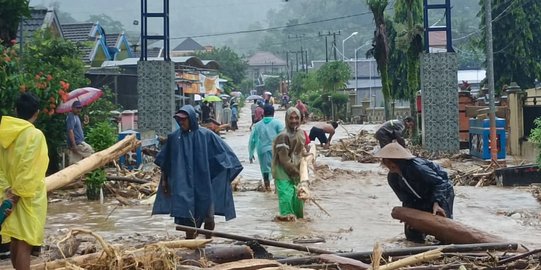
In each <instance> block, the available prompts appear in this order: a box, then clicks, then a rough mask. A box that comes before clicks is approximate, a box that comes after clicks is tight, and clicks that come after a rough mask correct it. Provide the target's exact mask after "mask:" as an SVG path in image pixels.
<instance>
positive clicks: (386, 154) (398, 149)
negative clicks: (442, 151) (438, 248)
mask: <svg viewBox="0 0 541 270" xmlns="http://www.w3.org/2000/svg"><path fill="white" fill-rule="evenodd" d="M374 156H375V157H378V158H381V159H382V161H381V163H382V164H383V165H384V166H385V167H387V168H388V169H389V174H388V175H387V181H388V182H389V186H391V188H392V189H393V191H394V193H395V194H396V196H398V199H400V201H401V202H402V205H403V206H404V207H409V208H413V209H417V210H421V211H425V212H430V213H432V214H434V215H440V216H443V217H447V218H453V202H454V198H455V193H454V189H453V184H452V183H451V181H449V177H448V176H447V172H445V171H444V170H443V169H442V168H441V167H440V166H439V165H437V164H435V163H434V162H432V161H429V160H425V159H422V158H418V157H415V156H414V155H412V154H411V153H410V151H409V150H408V149H406V148H404V147H402V146H401V145H400V144H398V143H390V144H387V145H386V146H384V147H383V148H382V149H381V150H379V151H378V152H377V153H376V154H375V155H374ZM404 233H405V234H406V238H407V239H408V240H410V241H413V242H418V243H424V241H425V234H423V233H421V232H419V231H416V230H414V229H412V228H410V227H409V226H408V224H405V226H404Z"/></svg>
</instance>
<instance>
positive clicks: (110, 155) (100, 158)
mask: <svg viewBox="0 0 541 270" xmlns="http://www.w3.org/2000/svg"><path fill="white" fill-rule="evenodd" d="M140 144H141V142H140V141H138V140H137V139H136V137H135V135H128V136H126V137H125V138H124V139H123V140H121V141H119V142H117V143H116V144H114V145H113V146H111V147H109V148H107V149H105V150H102V151H100V152H97V153H94V154H92V155H91V156H89V157H87V158H85V159H83V160H81V161H79V162H77V163H75V164H73V165H71V166H69V167H67V168H65V169H63V170H61V171H59V172H57V173H55V174H52V175H50V176H48V177H46V178H45V185H46V186H47V192H50V191H53V190H55V189H58V188H61V187H63V186H65V185H67V184H70V183H72V182H74V181H75V180H77V179H78V178H79V177H81V176H83V175H85V174H86V173H88V172H90V171H92V170H95V169H97V168H100V167H103V166H105V165H106V164H107V163H109V162H111V161H113V160H116V159H118V158H119V157H120V156H122V155H124V154H126V153H127V152H129V151H131V150H133V149H134V148H136V147H137V146H139V145H140Z"/></svg>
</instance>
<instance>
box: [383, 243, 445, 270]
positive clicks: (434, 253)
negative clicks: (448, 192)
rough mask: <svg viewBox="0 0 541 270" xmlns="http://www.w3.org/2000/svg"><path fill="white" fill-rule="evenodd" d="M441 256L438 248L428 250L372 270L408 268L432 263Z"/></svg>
mask: <svg viewBox="0 0 541 270" xmlns="http://www.w3.org/2000/svg"><path fill="white" fill-rule="evenodd" d="M441 255H442V252H441V248H439V249H435V250H430V251H426V252H423V253H419V254H415V255H412V256H409V257H407V258H404V259H401V260H398V261H395V262H391V263H388V264H385V265H382V266H380V267H379V268H374V269H378V270H393V269H398V268H401V267H405V266H409V265H412V264H417V263H421V262H429V261H433V260H435V259H437V258H439V257H441Z"/></svg>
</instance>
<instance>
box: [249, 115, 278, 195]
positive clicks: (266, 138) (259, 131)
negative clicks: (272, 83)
mask: <svg viewBox="0 0 541 270" xmlns="http://www.w3.org/2000/svg"><path fill="white" fill-rule="evenodd" d="M263 111H264V112H263V116H264V117H263V120H262V121H259V122H257V123H256V124H255V126H254V128H253V130H252V134H251V135H250V143H249V158H250V163H252V162H253V160H254V152H255V150H256V149H257V157H258V159H259V168H260V170H261V174H262V175H263V183H264V185H265V191H271V187H270V173H271V163H272V141H273V140H274V138H276V136H277V135H278V134H280V132H282V130H284V124H282V122H280V121H279V120H278V119H275V118H274V107H273V106H272V105H265V106H264V108H263Z"/></svg>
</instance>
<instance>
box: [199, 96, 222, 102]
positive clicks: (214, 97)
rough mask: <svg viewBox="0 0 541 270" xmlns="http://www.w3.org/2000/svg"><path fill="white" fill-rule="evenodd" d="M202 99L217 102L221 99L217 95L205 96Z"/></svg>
mask: <svg viewBox="0 0 541 270" xmlns="http://www.w3.org/2000/svg"><path fill="white" fill-rule="evenodd" d="M203 101H207V102H218V101H222V99H221V98H220V97H217V96H206V97H205V98H204V99H203Z"/></svg>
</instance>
